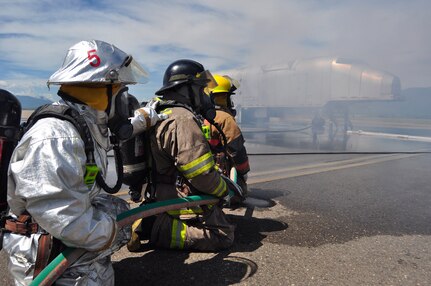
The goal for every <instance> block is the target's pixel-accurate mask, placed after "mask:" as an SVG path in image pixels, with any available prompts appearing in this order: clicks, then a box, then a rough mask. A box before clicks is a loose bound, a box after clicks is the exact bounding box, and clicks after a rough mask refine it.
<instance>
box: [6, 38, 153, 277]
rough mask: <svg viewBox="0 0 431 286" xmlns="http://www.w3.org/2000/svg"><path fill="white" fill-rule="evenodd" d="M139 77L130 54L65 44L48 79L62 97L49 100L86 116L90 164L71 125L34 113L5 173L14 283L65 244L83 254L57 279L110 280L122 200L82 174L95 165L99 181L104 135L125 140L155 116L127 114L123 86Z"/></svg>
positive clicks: (125, 236) (119, 240)
mask: <svg viewBox="0 0 431 286" xmlns="http://www.w3.org/2000/svg"><path fill="white" fill-rule="evenodd" d="M146 77H147V73H146V71H145V70H144V69H143V68H142V67H141V66H139V64H138V63H137V62H136V61H135V60H134V59H133V58H132V57H131V56H130V55H128V54H126V53H124V52H123V51H121V50H120V49H118V48H117V47H115V46H113V45H111V44H108V43H106V42H103V41H97V40H93V41H82V42H79V43H77V44H75V45H74V46H72V47H71V48H70V49H69V50H68V52H67V55H66V57H65V59H64V62H63V65H62V67H61V68H60V69H59V70H58V71H56V72H55V73H54V74H53V75H52V76H51V77H50V78H49V80H48V85H49V84H54V85H60V88H59V91H58V95H59V96H60V97H61V100H60V101H59V102H57V103H54V105H64V106H67V107H70V108H71V109H73V110H75V111H76V112H77V113H78V114H79V116H80V118H81V117H82V118H83V119H84V120H85V123H86V126H88V130H89V133H90V134H91V138H92V142H93V144H92V145H94V152H93V153H92V156H93V157H94V158H93V159H94V160H93V163H94V164H92V165H91V164H89V163H88V157H89V156H90V154H88V153H86V148H85V146H84V142H83V139H82V137H81V135H80V133H79V131H78V130H77V128H76V126H75V125H73V124H72V123H71V122H69V121H66V120H62V119H59V118H54V117H47V118H42V119H39V120H38V121H37V122H36V123H35V124H34V125H33V127H31V128H30V129H29V130H28V131H27V132H26V133H25V134H24V136H23V137H22V139H21V140H20V141H19V143H18V145H17V147H16V149H15V150H14V153H13V155H12V158H11V162H10V166H9V171H8V194H7V195H8V204H9V207H10V215H11V217H10V218H9V219H8V220H7V221H6V229H7V230H8V233H5V235H4V242H3V248H4V250H5V251H6V253H7V255H8V258H9V271H10V274H11V275H12V277H13V279H14V280H15V283H16V285H28V284H30V283H31V281H32V280H33V279H34V277H35V276H36V275H37V273H38V272H39V271H40V270H42V269H43V268H44V267H45V265H46V264H47V263H48V262H49V261H50V260H51V259H52V258H54V257H55V256H56V255H58V253H59V251H61V249H63V248H64V247H65V246H68V247H75V248H83V249H85V250H87V251H88V252H86V253H85V254H84V255H83V256H82V257H80V258H79V259H78V260H77V261H76V262H74V263H73V264H72V265H71V266H70V267H69V268H68V269H67V270H66V271H65V272H64V273H63V275H62V276H61V277H60V278H59V279H58V280H57V281H56V283H55V284H56V285H114V271H113V267H112V264H111V254H112V253H113V252H114V251H116V250H118V249H119V248H120V247H122V246H123V245H125V244H126V243H127V241H128V240H129V239H130V228H122V229H120V228H119V227H117V223H116V216H117V214H119V213H121V212H124V211H126V210H128V209H129V206H128V204H127V202H126V201H124V200H122V199H120V198H117V197H115V196H112V195H109V194H106V193H103V192H102V189H101V187H100V186H99V181H98V180H96V181H97V183H96V182H94V180H91V178H90V180H88V179H89V177H88V176H89V174H90V176H93V175H94V172H90V173H89V172H88V171H89V170H91V171H94V170H95V169H94V168H95V166H96V165H97V167H96V169H97V171H98V173H99V174H101V176H100V178H101V179H102V181H103V180H104V179H105V176H106V174H107V162H108V159H107V152H108V151H109V150H110V149H111V147H112V145H111V142H110V138H109V135H110V134H114V135H116V136H117V138H118V139H120V140H125V139H127V138H128V137H130V136H131V135H132V134H135V133H139V132H140V131H144V130H146V129H148V128H149V127H150V126H151V125H154V124H155V123H156V122H157V121H158V120H159V119H160V118H159V116H158V115H157V114H156V113H155V112H154V110H151V109H149V108H141V109H139V110H137V111H135V114H136V115H135V117H133V118H131V119H129V117H128V116H129V114H128V112H127V106H128V104H127V98H128V96H130V95H129V94H128V93H127V87H126V85H128V84H135V83H138V82H142V79H144V80H145V78H146ZM84 179H85V181H84ZM89 182H90V183H89ZM48 250H51V251H52V252H51V254H50V253H49V251H48ZM56 251H57V253H53V252H56Z"/></svg>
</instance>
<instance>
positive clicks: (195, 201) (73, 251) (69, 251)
mask: <svg viewBox="0 0 431 286" xmlns="http://www.w3.org/2000/svg"><path fill="white" fill-rule="evenodd" d="M217 202H219V198H216V197H213V196H209V195H195V196H189V197H185V198H177V199H171V200H166V201H160V202H155V203H150V204H146V205H142V206H140V207H137V208H133V209H131V210H128V211H126V212H123V213H121V214H119V215H118V216H117V223H118V225H119V226H124V225H126V224H128V223H129V224H132V223H133V221H135V220H136V219H138V218H142V217H146V216H151V215H155V214H158V213H162V212H165V211H167V210H174V209H178V208H182V207H191V206H196V205H200V204H214V203H217ZM145 212H147V213H148V215H145V214H144V213H145ZM85 252H86V251H85V250H84V249H81V248H71V247H68V248H66V249H65V250H64V251H63V252H61V253H60V254H59V255H58V256H57V257H56V258H55V259H54V260H53V261H51V263H49V264H48V265H47V266H46V267H45V268H44V269H43V270H42V271H41V272H40V273H39V275H37V277H36V278H35V279H34V280H33V281H32V282H31V283H30V286H49V285H52V284H53V283H54V282H55V281H56V280H57V279H58V277H60V276H61V275H62V273H63V272H64V271H65V270H66V269H67V267H68V266H69V265H71V264H72V263H73V262H74V261H76V260H77V259H78V258H79V257H80V256H81V255H82V254H84V253H85Z"/></svg>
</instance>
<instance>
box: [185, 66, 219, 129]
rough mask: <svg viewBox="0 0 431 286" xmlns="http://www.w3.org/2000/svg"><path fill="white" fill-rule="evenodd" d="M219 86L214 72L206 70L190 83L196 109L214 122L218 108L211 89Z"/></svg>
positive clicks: (190, 92) (191, 95) (192, 99)
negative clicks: (211, 94) (213, 74)
mask: <svg viewBox="0 0 431 286" xmlns="http://www.w3.org/2000/svg"><path fill="white" fill-rule="evenodd" d="M216 86H217V82H216V81H215V80H214V78H213V76H212V74H211V73H210V72H209V71H208V70H206V71H204V72H202V73H200V74H198V75H197V76H196V77H195V78H194V79H193V80H192V82H191V84H190V85H189V95H190V97H191V98H190V99H191V101H192V104H193V105H194V108H195V111H196V112H197V113H198V114H200V115H202V116H203V117H204V118H205V119H206V120H208V121H209V122H213V121H214V118H215V116H216V109H215V104H214V100H213V98H212V97H211V96H210V90H212V89H213V88H215V87H216Z"/></svg>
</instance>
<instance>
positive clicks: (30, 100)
mask: <svg viewBox="0 0 431 286" xmlns="http://www.w3.org/2000/svg"><path fill="white" fill-rule="evenodd" d="M17 98H18V100H19V102H20V103H21V107H22V109H30V110H32V109H36V108H37V107H39V106H41V105H43V104H47V103H51V102H52V101H50V100H48V99H45V98H36V97H31V96H25V95H17Z"/></svg>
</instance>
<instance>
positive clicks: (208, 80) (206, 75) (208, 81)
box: [194, 70, 217, 95]
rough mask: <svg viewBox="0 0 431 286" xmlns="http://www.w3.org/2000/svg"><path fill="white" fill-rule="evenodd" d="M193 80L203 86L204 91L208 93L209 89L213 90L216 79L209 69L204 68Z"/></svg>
mask: <svg viewBox="0 0 431 286" xmlns="http://www.w3.org/2000/svg"><path fill="white" fill-rule="evenodd" d="M194 82H195V83H197V84H199V85H202V86H205V88H204V92H205V93H206V94H207V95H209V94H210V92H211V90H213V89H214V88H215V87H216V86H217V81H216V80H215V79H214V77H213V75H212V74H211V72H210V71H209V70H205V71H203V72H201V73H199V74H197V75H196V79H194Z"/></svg>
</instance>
